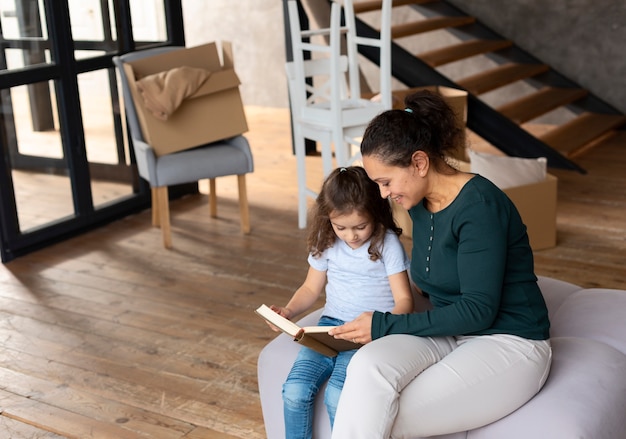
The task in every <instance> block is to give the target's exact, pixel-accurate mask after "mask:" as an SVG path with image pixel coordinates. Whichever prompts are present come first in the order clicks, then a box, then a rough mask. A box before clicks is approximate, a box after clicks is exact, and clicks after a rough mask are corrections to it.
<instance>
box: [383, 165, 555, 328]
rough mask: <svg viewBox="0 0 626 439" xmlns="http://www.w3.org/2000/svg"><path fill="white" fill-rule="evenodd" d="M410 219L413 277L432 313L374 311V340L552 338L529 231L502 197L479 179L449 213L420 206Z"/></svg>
mask: <svg viewBox="0 0 626 439" xmlns="http://www.w3.org/2000/svg"><path fill="white" fill-rule="evenodd" d="M409 214H410V215H411V218H412V219H413V251H412V256H411V278H412V280H413V281H414V282H415V283H416V285H417V286H418V287H420V288H421V290H422V291H423V292H425V293H427V294H428V295H429V297H430V300H431V302H432V304H433V309H432V310H430V311H427V312H422V313H415V314H404V315H393V314H390V313H380V312H376V313H374V318H373V321H372V339H376V338H379V337H382V336H384V335H389V334H413V335H420V336H445V335H452V336H454V335H484V334H512V335H517V336H520V337H524V338H528V339H534V340H544V339H547V338H549V327H550V323H549V321H548V311H547V308H546V304H545V302H544V299H543V296H542V295H541V291H540V290H539V287H538V285H537V278H536V276H535V274H534V265H533V253H532V250H531V248H530V244H529V242H528V235H527V233H526V226H525V225H524V224H523V223H522V220H521V218H520V215H519V213H518V211H517V209H516V208H515V206H514V205H513V203H512V202H511V200H509V198H508V197H507V196H506V194H505V193H504V192H502V191H501V190H500V189H498V188H497V187H496V186H495V185H494V184H492V183H491V182H490V181H489V180H487V179H485V178H483V177H481V176H479V175H476V176H474V177H473V178H472V179H471V180H470V181H469V182H467V183H466V184H465V186H464V187H463V188H462V189H461V191H460V193H459V195H458V196H457V197H456V199H455V200H454V201H453V202H452V203H451V204H450V205H449V206H448V207H446V208H445V209H443V210H441V211H439V212H437V213H431V212H429V211H428V210H427V209H426V208H425V207H424V202H423V201H422V202H421V203H420V204H418V205H417V206H415V207H413V208H411V209H410V210H409Z"/></svg>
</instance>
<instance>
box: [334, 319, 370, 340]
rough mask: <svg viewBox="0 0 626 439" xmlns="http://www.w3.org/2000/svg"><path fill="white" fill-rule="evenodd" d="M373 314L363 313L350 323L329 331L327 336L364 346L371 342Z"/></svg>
mask: <svg viewBox="0 0 626 439" xmlns="http://www.w3.org/2000/svg"><path fill="white" fill-rule="evenodd" d="M373 315H374V313H373V312H364V313H363V314H361V315H360V316H358V317H357V318H356V319H354V320H352V321H351V322H348V323H344V324H343V325H341V326H338V327H337V328H334V329H331V330H330V331H329V334H330V335H332V336H333V337H335V338H341V339H343V340H350V341H352V342H354V343H361V344H366V343H369V342H370V341H372V316H373Z"/></svg>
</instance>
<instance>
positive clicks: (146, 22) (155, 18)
mask: <svg viewBox="0 0 626 439" xmlns="http://www.w3.org/2000/svg"><path fill="white" fill-rule="evenodd" d="M130 15H131V18H132V22H133V37H134V38H135V41H166V40H167V31H166V29H167V28H166V26H165V7H164V5H163V0H134V1H132V2H131V3H130Z"/></svg>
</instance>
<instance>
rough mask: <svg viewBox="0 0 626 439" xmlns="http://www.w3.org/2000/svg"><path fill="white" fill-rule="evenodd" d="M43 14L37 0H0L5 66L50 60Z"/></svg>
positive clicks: (19, 66) (44, 62)
mask: <svg viewBox="0 0 626 439" xmlns="http://www.w3.org/2000/svg"><path fill="white" fill-rule="evenodd" d="M45 23H46V15H45V10H44V9H43V8H42V5H41V2H40V1H37V0H30V1H28V0H19V1H16V0H0V24H1V25H2V38H3V39H4V41H3V43H4V44H5V47H6V50H5V51H4V52H3V53H2V55H4V56H5V60H4V61H5V62H6V65H7V68H8V69H19V68H22V67H24V66H31V65H37V64H46V63H49V62H50V53H49V47H48V41H47V38H48V33H47V29H46V27H45Z"/></svg>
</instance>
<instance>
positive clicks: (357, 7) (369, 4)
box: [354, 0, 437, 14]
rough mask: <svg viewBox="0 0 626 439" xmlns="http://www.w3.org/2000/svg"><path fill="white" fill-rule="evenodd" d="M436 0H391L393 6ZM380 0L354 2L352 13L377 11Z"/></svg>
mask: <svg viewBox="0 0 626 439" xmlns="http://www.w3.org/2000/svg"><path fill="white" fill-rule="evenodd" d="M435 1H437V0H393V7H396V6H405V5H422V4H425V3H434V2H435ZM382 3H383V2H382V0H365V1H362V2H360V1H355V2H354V13H355V14H361V13H363V12H371V11H379V10H380V9H381V5H382Z"/></svg>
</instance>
